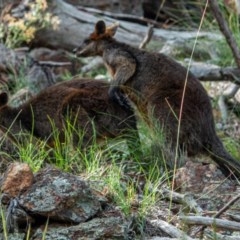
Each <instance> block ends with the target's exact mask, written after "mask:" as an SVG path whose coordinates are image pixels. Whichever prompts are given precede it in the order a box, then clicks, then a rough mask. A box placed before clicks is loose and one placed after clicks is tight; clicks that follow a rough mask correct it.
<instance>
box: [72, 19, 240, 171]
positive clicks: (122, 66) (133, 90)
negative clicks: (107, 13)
mask: <svg viewBox="0 0 240 240" xmlns="http://www.w3.org/2000/svg"><path fill="white" fill-rule="evenodd" d="M116 30H117V24H115V25H112V26H110V27H107V28H106V27H105V23H104V22H103V21H99V22H98V23H97V24H96V26H95V31H94V32H93V33H92V34H91V35H90V36H89V37H88V38H87V39H86V40H85V41H84V42H83V44H82V45H81V46H80V47H79V48H78V49H77V50H76V53H77V56H83V57H86V56H96V55H99V56H102V57H103V60H104V62H105V64H106V66H107V68H108V70H109V72H110V73H111V75H112V84H111V89H110V91H109V94H110V96H111V98H113V99H114V98H115V100H117V101H118V102H119V103H120V104H122V105H124V103H123V102H122V101H121V99H123V98H124V96H123V93H122V92H121V91H122V89H123V90H124V91H125V92H126V91H127V94H128V95H129V98H130V99H131V100H132V101H133V102H135V103H136V100H135V99H136V97H137V99H140V100H138V102H137V103H136V105H137V106H138V107H139V109H141V110H140V111H142V112H143V114H144V115H146V116H147V119H148V121H151V119H152V117H154V118H155V119H157V120H159V123H160V124H161V126H162V127H163V128H164V130H165V133H166V137H167V141H168V142H169V144H170V143H171V144H170V148H172V150H173V152H174V150H175V148H176V143H177V133H178V124H179V121H178V119H180V120H181V121H180V122H181V128H180V135H179V144H180V149H181V150H184V151H186V152H187V154H188V155H189V156H194V155H197V154H201V153H203V154H208V155H210V156H211V157H212V158H213V159H214V160H215V161H216V162H217V163H218V165H219V166H220V167H221V168H222V169H223V170H224V171H225V172H229V169H231V171H234V172H235V173H236V174H238V175H239V174H240V172H239V171H240V162H239V161H237V160H235V159H234V158H232V157H231V156H230V155H229V154H228V153H227V151H226V150H225V149H224V147H223V145H222V142H221V141H220V139H219V138H218V136H217V135H216V132H215V127H214V119H213V115H212V108H211V104H210V100H209V97H208V95H207V92H206V91H205V89H204V88H203V86H202V85H201V83H200V81H199V80H198V79H196V78H195V76H193V75H192V74H191V73H187V69H186V68H185V67H183V66H181V65H180V64H179V63H177V62H176V61H174V60H173V59H171V58H169V57H167V56H165V55H163V54H159V53H152V52H147V51H144V50H140V49H137V48H134V47H131V46H129V45H126V44H124V43H121V42H118V41H116V40H115V39H113V35H114V33H115V32H116ZM187 76H188V78H187V82H186V91H185V95H184V96H183V90H184V84H185V80H186V77H187ZM129 93H130V94H129ZM121 95H122V96H121ZM131 95H133V96H134V98H132V96H131ZM182 99H183V108H182V112H181V102H182ZM126 107H128V106H126ZM152 114H153V115H152Z"/></svg>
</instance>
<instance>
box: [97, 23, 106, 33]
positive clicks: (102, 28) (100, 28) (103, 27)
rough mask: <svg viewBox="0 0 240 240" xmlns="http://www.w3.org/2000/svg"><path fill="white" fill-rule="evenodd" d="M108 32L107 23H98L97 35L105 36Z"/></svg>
mask: <svg viewBox="0 0 240 240" xmlns="http://www.w3.org/2000/svg"><path fill="white" fill-rule="evenodd" d="M105 31H106V25H105V22H104V21H102V20H100V21H98V22H97V23H96V25H95V33H96V34H97V35H101V34H104V33H105Z"/></svg>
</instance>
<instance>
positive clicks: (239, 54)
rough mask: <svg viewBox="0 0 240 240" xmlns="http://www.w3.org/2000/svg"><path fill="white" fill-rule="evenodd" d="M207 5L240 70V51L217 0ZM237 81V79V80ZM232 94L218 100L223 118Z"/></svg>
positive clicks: (210, 0)
mask: <svg viewBox="0 0 240 240" xmlns="http://www.w3.org/2000/svg"><path fill="white" fill-rule="evenodd" d="M209 5H210V7H211V9H212V12H213V14H214V17H215V18H216V20H217V22H218V25H219V29H220V30H221V32H222V34H223V35H224V36H225V38H226V41H227V43H228V45H229V47H230V48H231V50H232V54H233V57H234V59H235V62H236V64H237V67H238V68H239V69H240V51H239V48H238V45H237V42H236V41H235V39H234V37H233V36H232V33H231V31H230V29H229V27H228V24H227V22H226V20H225V19H224V17H223V15H222V13H221V10H220V8H219V5H218V2H217V0H209ZM238 81H239V79H238ZM235 90H236V91H233V93H234V95H235V94H236V93H237V91H238V89H237V88H235ZM234 95H233V94H231V95H229V96H223V99H221V100H220V103H221V105H222V106H223V107H222V110H223V112H222V115H223V117H226V113H227V111H226V106H224V104H225V102H226V101H227V100H228V99H230V98H232V97H233V96H234Z"/></svg>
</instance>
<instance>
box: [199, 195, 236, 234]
mask: <svg viewBox="0 0 240 240" xmlns="http://www.w3.org/2000/svg"><path fill="white" fill-rule="evenodd" d="M239 198H240V194H238V195H237V196H236V197H234V198H233V199H231V200H230V201H229V202H228V203H227V204H226V205H225V206H224V207H222V208H221V209H220V210H219V211H218V212H217V213H216V214H215V215H214V216H213V217H212V219H215V218H217V217H220V216H221V215H222V214H223V213H224V212H226V211H227V210H228V209H229V208H230V207H231V206H232V205H233V204H234V203H235V202H236V201H237V200H238V199H239ZM205 228H206V225H205V226H203V227H201V228H200V229H199V230H198V232H203V231H204V230H205ZM198 232H197V233H198Z"/></svg>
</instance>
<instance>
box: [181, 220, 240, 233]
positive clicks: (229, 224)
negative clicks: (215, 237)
mask: <svg viewBox="0 0 240 240" xmlns="http://www.w3.org/2000/svg"><path fill="white" fill-rule="evenodd" d="M179 220H180V221H182V222H184V224H188V225H204V226H213V227H215V228H216V227H217V228H223V229H229V230H234V231H240V223H238V222H233V221H229V220H223V219H218V218H211V217H201V216H180V217H179Z"/></svg>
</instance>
